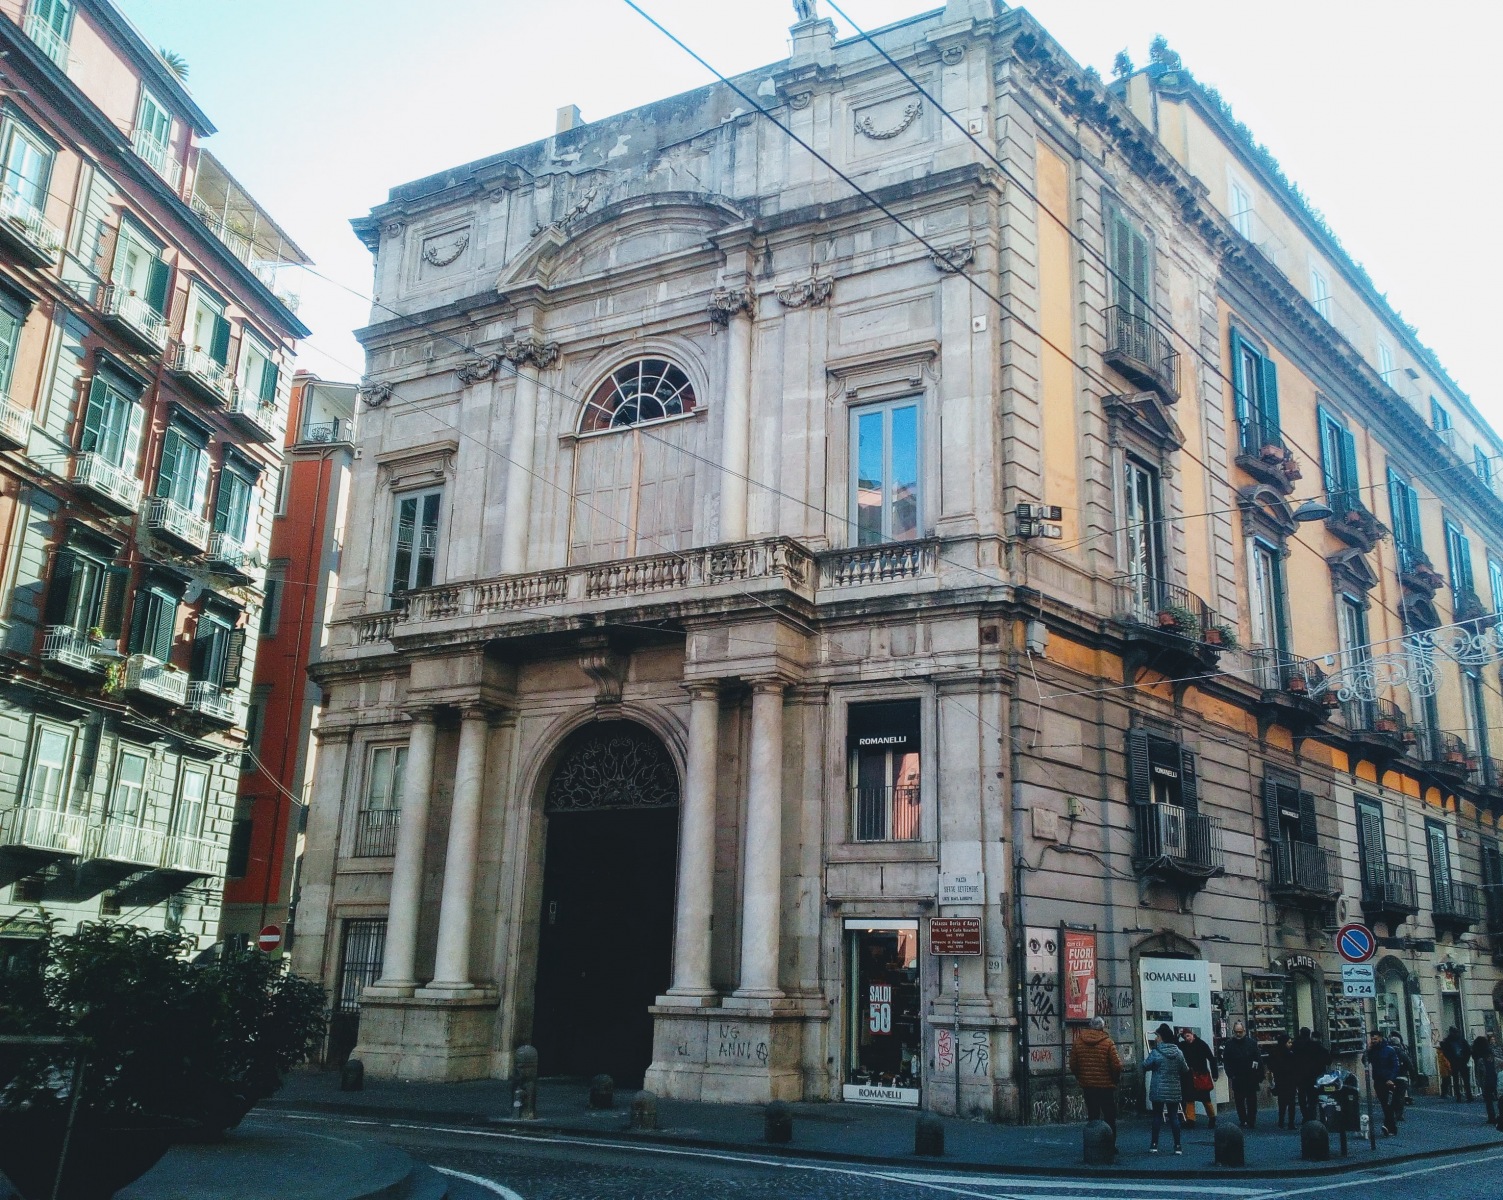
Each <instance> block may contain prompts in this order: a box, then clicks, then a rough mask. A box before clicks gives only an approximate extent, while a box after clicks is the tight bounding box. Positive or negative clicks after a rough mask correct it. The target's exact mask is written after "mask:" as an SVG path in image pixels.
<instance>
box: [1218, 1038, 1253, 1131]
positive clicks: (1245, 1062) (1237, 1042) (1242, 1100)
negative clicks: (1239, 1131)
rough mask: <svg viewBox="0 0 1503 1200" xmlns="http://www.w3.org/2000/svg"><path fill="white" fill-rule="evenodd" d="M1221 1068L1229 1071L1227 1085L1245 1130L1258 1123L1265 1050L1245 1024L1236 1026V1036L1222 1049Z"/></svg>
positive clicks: (1239, 1120) (1227, 1072) (1239, 1122)
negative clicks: (1230, 1086) (1230, 1089)
mask: <svg viewBox="0 0 1503 1200" xmlns="http://www.w3.org/2000/svg"><path fill="white" fill-rule="evenodd" d="M1221 1065H1222V1066H1223V1067H1225V1068H1226V1079H1227V1082H1228V1083H1230V1084H1231V1085H1232V1099H1233V1100H1235V1101H1236V1104H1237V1122H1238V1124H1240V1125H1241V1126H1242V1128H1243V1129H1254V1128H1256V1127H1257V1124H1258V1087H1259V1085H1260V1084H1261V1083H1262V1082H1263V1050H1262V1048H1261V1047H1260V1046H1259V1045H1258V1043H1257V1040H1256V1039H1255V1038H1252V1037H1249V1036H1248V1033H1247V1026H1245V1025H1244V1024H1243V1023H1242V1022H1241V1021H1238V1022H1236V1023H1235V1024H1234V1025H1233V1026H1232V1036H1231V1037H1230V1038H1229V1039H1228V1040H1227V1043H1226V1045H1225V1046H1224V1047H1222V1050H1221Z"/></svg>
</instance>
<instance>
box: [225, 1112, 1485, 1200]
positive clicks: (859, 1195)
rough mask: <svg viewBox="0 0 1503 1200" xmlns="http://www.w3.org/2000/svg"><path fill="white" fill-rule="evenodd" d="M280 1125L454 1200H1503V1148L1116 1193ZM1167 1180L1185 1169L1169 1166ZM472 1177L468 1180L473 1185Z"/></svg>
mask: <svg viewBox="0 0 1503 1200" xmlns="http://www.w3.org/2000/svg"><path fill="white" fill-rule="evenodd" d="M254 1119H255V1120H257V1121H258V1123H259V1122H266V1123H268V1124H273V1125H274V1124H277V1123H285V1124H286V1125H287V1126H291V1127H301V1128H308V1127H309V1126H310V1125H316V1126H318V1127H321V1128H325V1129H327V1130H330V1131H333V1130H339V1131H340V1132H342V1133H343V1134H344V1135H346V1136H350V1137H359V1138H361V1139H362V1140H370V1141H379V1142H384V1143H387V1144H390V1145H392V1146H396V1147H398V1148H400V1149H402V1150H405V1151H406V1152H407V1153H409V1154H411V1155H413V1156H414V1157H415V1158H418V1159H420V1160H422V1161H424V1162H427V1163H429V1164H431V1165H433V1166H434V1167H436V1168H438V1169H440V1170H444V1171H446V1172H448V1173H450V1178H451V1180H452V1181H453V1182H452V1186H451V1191H450V1195H451V1198H452V1200H480V1198H482V1197H487V1196H489V1197H495V1196H501V1197H503V1200H597V1198H598V1200H743V1198H745V1200H754V1198H762V1197H767V1198H772V1197H779V1198H782V1197H786V1198H788V1200H804V1198H806V1197H807V1198H814V1197H821V1198H828V1200H919V1198H921V1197H944V1196H966V1197H980V1198H982V1200H1167V1198H1169V1197H1187V1196H1193V1197H1195V1200H1286V1198H1287V1200H1297V1198H1302V1197H1309V1198H1310V1200H1342V1197H1345V1196H1350V1197H1364V1198H1365V1197H1367V1196H1370V1195H1371V1194H1372V1193H1373V1192H1374V1191H1375V1190H1382V1191H1383V1192H1384V1193H1385V1194H1386V1195H1388V1196H1391V1197H1394V1198H1395V1200H1398V1198H1400V1197H1402V1198H1403V1200H1496V1197H1498V1196H1500V1195H1503V1148H1500V1149H1498V1150H1496V1151H1488V1152H1484V1153H1472V1154H1461V1155H1457V1156H1454V1157H1447V1158H1441V1159H1434V1160H1421V1161H1416V1162H1408V1163H1396V1164H1394V1165H1392V1166H1389V1167H1380V1168H1375V1169H1373V1170H1371V1171H1362V1172H1359V1173H1354V1174H1347V1175H1341V1176H1322V1177H1318V1178H1310V1177H1308V1176H1306V1177H1302V1178H1301V1177H1290V1178H1287V1179H1245V1180H1241V1181H1239V1180H1237V1179H1236V1177H1235V1176H1233V1175H1228V1176H1227V1177H1226V1179H1225V1181H1224V1182H1222V1181H1220V1180H1215V1179H1212V1180H1182V1179H1166V1180H1164V1181H1163V1182H1162V1183H1157V1182H1153V1181H1144V1180H1133V1181H1121V1182H1109V1181H1107V1180H1105V1179H1103V1178H1102V1177H1101V1176H1099V1175H1098V1176H1095V1177H1093V1178H1089V1179H1071V1178H1065V1177H1052V1178H1041V1177H1039V1176H1019V1175H1015V1174H1008V1173H1006V1172H1001V1171H998V1172H972V1171H960V1170H955V1169H947V1168H946V1167H945V1166H944V1165H943V1162H942V1161H940V1162H936V1163H935V1164H934V1165H933V1166H932V1167H929V1166H915V1167H912V1168H909V1167H891V1168H888V1167H880V1166H873V1165H870V1164H866V1163H854V1162H852V1163H843V1162H840V1161H810V1160H798V1159H791V1158H790V1159H780V1158H776V1157H773V1156H771V1155H758V1154H753V1153H739V1152H729V1151H717V1150H698V1149H694V1148H690V1147H683V1146H674V1147H670V1146H646V1145H622V1144H608V1143H601V1142H591V1141H589V1140H586V1139H581V1138H577V1137H573V1136H570V1135H547V1136H533V1135H527V1134H514V1133H507V1132H504V1131H499V1130H484V1129H465V1128H462V1127H458V1126H443V1125H440V1124H430V1123H426V1122H416V1121H385V1120H369V1119H355V1118H341V1117H298V1116H293V1115H290V1114H289V1115H272V1114H268V1115H266V1116H258V1117H256V1118H254ZM1161 1159H1162V1162H1163V1164H1164V1167H1165V1168H1166V1169H1173V1168H1174V1167H1176V1166H1183V1165H1184V1163H1183V1162H1182V1161H1181V1160H1178V1159H1176V1158H1174V1157H1173V1156H1172V1155H1163V1156H1161ZM465 1177H468V1179H466V1178H465Z"/></svg>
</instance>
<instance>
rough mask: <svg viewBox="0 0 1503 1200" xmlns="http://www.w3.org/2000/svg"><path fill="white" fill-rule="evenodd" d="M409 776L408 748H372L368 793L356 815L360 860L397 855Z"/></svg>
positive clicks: (357, 850)
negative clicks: (404, 791)
mask: <svg viewBox="0 0 1503 1200" xmlns="http://www.w3.org/2000/svg"><path fill="white" fill-rule="evenodd" d="M406 773H407V747H406V746H373V747H371V751H370V758H369V760H368V761H367V766H366V771H365V793H364V800H363V803H362V804H361V806H360V811H359V812H358V813H356V814H355V819H356V824H355V846H354V853H355V856H356V857H357V858H376V857H384V856H387V855H390V854H394V853H396V848H397V823H398V821H399V820H400V819H401V812H402V783H403V780H404V778H405V776H406Z"/></svg>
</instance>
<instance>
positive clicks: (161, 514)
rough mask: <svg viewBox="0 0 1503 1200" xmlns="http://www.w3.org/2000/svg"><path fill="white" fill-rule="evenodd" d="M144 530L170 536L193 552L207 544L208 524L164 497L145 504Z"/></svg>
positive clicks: (155, 497) (154, 497)
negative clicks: (185, 544)
mask: <svg viewBox="0 0 1503 1200" xmlns="http://www.w3.org/2000/svg"><path fill="white" fill-rule="evenodd" d="M146 528H147V529H151V530H155V531H156V532H157V533H166V534H171V535H172V536H173V537H175V538H176V539H177V540H178V541H180V542H185V543H187V544H188V545H190V546H192V547H193V548H194V549H195V550H202V549H203V548H204V547H205V546H206V545H208V542H209V523H208V522H207V521H205V520H204V519H203V518H202V517H200V516H198V515H197V514H196V513H191V512H189V511H188V510H187V509H186V508H184V507H183V506H182V505H181V504H179V503H178V502H177V501H175V500H169V499H168V498H167V497H166V496H153V497H152V498H151V499H150V500H149V501H148V502H147V504H146Z"/></svg>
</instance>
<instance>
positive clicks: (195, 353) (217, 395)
mask: <svg viewBox="0 0 1503 1200" xmlns="http://www.w3.org/2000/svg"><path fill="white" fill-rule="evenodd" d="M168 366H169V369H171V370H172V371H173V372H175V373H176V374H177V375H179V376H181V377H182V378H183V379H185V380H187V381H189V382H190V383H193V384H196V385H197V387H198V389H199V390H200V391H201V392H202V393H204V394H205V395H206V396H207V397H208V398H209V399H210V400H213V401H216V402H219V403H228V401H229V399H230V397H231V396H232V395H234V392H235V379H234V376H232V375H231V374H230V370H229V368H228V367H227V366H225V365H224V364H223V363H222V362H220V361H219V360H218V359H216V358H215V357H214V356H213V355H211V354H210V353H209V352H208V351H207V350H203V349H201V348H199V347H197V346H188V345H184V344H182V343H179V344H178V346H177V348H176V349H175V350H174V352H173V355H172V360H171V362H170V363H169V364H168Z"/></svg>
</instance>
